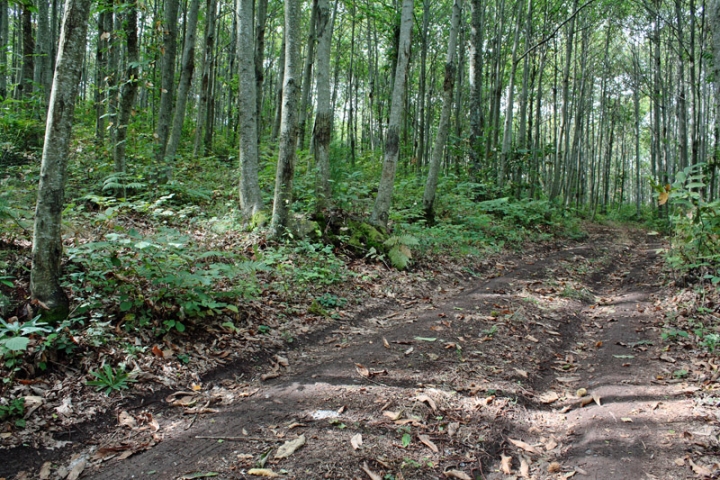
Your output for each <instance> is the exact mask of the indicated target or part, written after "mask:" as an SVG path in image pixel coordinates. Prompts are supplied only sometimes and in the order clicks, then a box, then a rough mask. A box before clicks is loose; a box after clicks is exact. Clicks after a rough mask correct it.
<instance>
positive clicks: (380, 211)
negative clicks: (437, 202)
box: [370, 0, 413, 229]
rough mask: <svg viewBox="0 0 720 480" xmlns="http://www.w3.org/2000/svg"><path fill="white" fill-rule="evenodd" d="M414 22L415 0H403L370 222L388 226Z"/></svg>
mask: <svg viewBox="0 0 720 480" xmlns="http://www.w3.org/2000/svg"><path fill="white" fill-rule="evenodd" d="M412 25H413V0H403V4H402V14H401V20H400V41H399V44H398V58H397V67H396V69H395V85H394V87H393V94H392V103H391V106H390V122H388V130H387V138H386V140H385V161H384V162H383V169H382V175H381V177H380V184H379V186H378V194H377V198H376V199H375V206H374V208H373V212H372V215H371V216H370V223H372V224H373V225H376V226H378V227H381V228H383V229H387V225H388V218H389V216H390V206H391V204H392V195H393V187H394V183H395V171H396V170H397V160H398V154H399V153H400V122H401V121H402V117H403V107H404V97H405V86H406V84H407V82H406V80H407V71H408V64H409V62H410V45H411V43H410V37H411V34H412Z"/></svg>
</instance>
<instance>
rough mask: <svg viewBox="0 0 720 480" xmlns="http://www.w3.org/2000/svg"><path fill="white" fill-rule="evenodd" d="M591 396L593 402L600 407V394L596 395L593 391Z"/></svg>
mask: <svg viewBox="0 0 720 480" xmlns="http://www.w3.org/2000/svg"><path fill="white" fill-rule="evenodd" d="M592 398H593V400H594V401H595V403H597V405H598V407H602V402H601V401H600V395H598V394H597V393H593V396H592Z"/></svg>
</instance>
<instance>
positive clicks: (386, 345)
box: [383, 337, 390, 348]
mask: <svg viewBox="0 0 720 480" xmlns="http://www.w3.org/2000/svg"><path fill="white" fill-rule="evenodd" d="M383 346H384V347H385V348H390V344H389V343H388V341H387V338H385V337H383Z"/></svg>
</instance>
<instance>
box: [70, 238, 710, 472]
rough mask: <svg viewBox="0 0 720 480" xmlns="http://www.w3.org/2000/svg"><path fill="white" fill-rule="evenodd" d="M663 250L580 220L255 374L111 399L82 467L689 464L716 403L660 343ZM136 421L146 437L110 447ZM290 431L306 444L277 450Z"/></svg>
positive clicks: (412, 468)
mask: <svg viewBox="0 0 720 480" xmlns="http://www.w3.org/2000/svg"><path fill="white" fill-rule="evenodd" d="M662 246H663V245H662V244H661V242H660V240H659V239H658V237H655V236H648V235H647V233H646V232H643V231H635V230H625V229H622V230H621V229H615V228H609V227H602V228H601V227H592V229H591V232H590V236H589V238H588V239H587V240H586V241H584V242H571V243H569V244H565V245H562V246H560V247H558V248H555V247H552V248H551V247H547V248H544V249H542V248H541V249H537V250H536V251H534V252H533V253H531V254H529V253H525V254H518V255H511V256H508V257H504V258H503V259H501V260H499V261H498V262H497V263H494V265H493V267H492V268H491V269H490V271H488V272H484V273H482V274H478V273H477V272H475V273H472V274H471V273H468V274H466V275H465V276H464V277H465V278H461V279H460V278H458V279H455V282H454V283H453V284H438V285H437V289H436V294H435V295H434V296H433V297H426V298H414V297H408V298H398V299H397V305H398V307H397V308H394V309H391V310H388V311H383V312H380V313H378V314H376V315H375V316H372V317H371V318H368V317H367V316H364V317H358V318H356V319H354V320H351V321H348V322H344V323H340V322H338V323H337V324H336V325H335V326H334V327H332V328H329V329H327V330H326V331H325V332H324V334H323V335H321V336H319V337H317V341H316V342H314V343H312V344H306V345H304V346H302V347H299V348H297V349H295V350H288V351H285V352H278V355H277V356H276V357H274V366H273V367H272V368H271V367H267V368H265V367H263V368H262V369H260V367H257V368H256V370H255V372H256V373H255V374H254V375H253V377H252V378H248V376H247V375H245V376H244V377H239V376H233V375H232V372H227V375H226V376H225V377H224V378H217V379H214V380H213V381H212V382H206V383H205V384H204V385H203V389H202V390H200V391H197V392H186V393H181V394H178V395H175V396H174V397H172V398H168V399H167V400H169V401H175V403H176V405H180V407H168V403H166V402H167V401H166V402H156V403H154V404H153V403H151V404H148V405H147V407H146V409H142V408H138V409H135V410H132V411H130V412H123V413H120V415H119V418H120V422H121V423H123V424H124V426H119V427H118V428H117V429H116V430H115V431H113V432H111V434H109V435H106V436H104V437H103V438H97V439H95V440H94V441H93V442H92V443H94V444H95V445H93V446H90V445H88V448H87V449H86V450H85V452H86V453H85V456H84V457H83V456H80V457H78V458H81V459H82V458H84V459H87V460H88V465H87V466H86V467H85V471H84V473H83V475H82V478H92V479H128V478H145V477H147V478H157V479H176V478H183V479H184V478H203V477H209V476H216V477H217V478H227V479H231V478H232V479H235V478H257V477H253V476H251V475H250V474H248V472H249V471H250V469H252V468H257V467H258V465H257V462H258V460H259V459H261V458H262V457H264V456H265V457H266V463H264V467H263V468H264V469H266V471H265V472H264V473H265V474H266V475H270V472H269V471H272V472H274V473H275V474H277V475H280V476H281V477H282V478H288V479H321V478H332V479H340V478H342V479H355V478H358V479H367V478H370V479H373V480H375V479H383V480H384V479H395V480H399V479H440V478H459V479H464V478H470V479H488V480H489V479H500V478H503V479H509V478H535V479H561V478H570V477H573V478H589V479H645V478H647V479H682V478H702V477H703V476H704V474H705V473H708V475H709V474H710V473H711V472H712V469H713V468H715V467H712V466H710V465H711V463H712V462H713V461H717V458H716V457H711V456H709V455H710V454H711V453H713V452H714V453H713V454H714V455H717V434H718V422H717V413H716V412H715V408H714V405H713V404H711V403H710V402H709V401H708V398H707V397H705V401H703V398H702V397H703V394H704V393H706V392H702V391H701V388H700V383H699V382H696V381H695V382H694V381H693V380H697V378H691V377H692V375H688V372H689V371H698V369H699V368H701V366H698V365H691V364H690V360H688V359H685V358H684V357H683V352H680V351H674V350H673V349H672V348H671V349H670V351H667V348H666V347H667V344H664V343H663V342H662V340H661V332H662V322H663V312H662V311H660V307H659V306H657V303H656V301H657V300H658V297H660V296H662V295H665V293H664V292H665V291H664V290H663V287H662V279H661V276H660V271H661V266H662V259H661V257H660V256H658V255H657V253H656V251H657V249H659V248H661V247H662ZM695 362H696V363H697V362H698V361H697V360H695ZM700 363H702V362H700ZM683 372H684V373H683ZM263 376H264V379H265V380H262V377H263ZM583 390H585V391H586V393H585V391H583ZM711 400H712V399H711ZM713 401H717V399H714V400H713ZM183 407H185V408H191V409H194V410H185V414H183ZM187 412H190V413H189V414H188V413H187ZM148 413H152V416H151V417H150V418H153V422H151V423H149V424H147V425H145V426H142V427H139V426H138V425H140V423H141V422H137V423H136V422H135V420H131V419H139V418H141V417H143V416H144V415H145V416H147V415H148ZM149 426H152V430H157V431H154V432H153V435H154V436H155V441H153V442H152V443H153V445H154V446H153V445H149V446H148V447H149V448H147V450H146V451H144V452H142V453H138V454H135V455H133V456H130V457H129V458H122V457H123V456H124V455H122V452H123V451H125V449H123V448H122V446H123V445H127V444H131V443H133V442H139V441H140V440H139V439H141V438H145V437H143V435H145V436H147V430H148V429H149ZM141 432H142V433H141ZM299 439H301V440H299ZM286 442H296V445H297V444H302V446H300V447H299V449H297V451H294V453H288V454H287V456H286V457H285V458H276V456H277V455H278V451H279V450H278V448H279V447H281V446H283V445H284V444H286ZM303 442H304V444H303ZM150 447H151V448H150ZM113 448H114V449H113ZM280 456H282V455H280ZM81 461H83V460H81ZM261 473H262V472H261Z"/></svg>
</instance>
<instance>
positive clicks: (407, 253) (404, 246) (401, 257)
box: [383, 235, 420, 270]
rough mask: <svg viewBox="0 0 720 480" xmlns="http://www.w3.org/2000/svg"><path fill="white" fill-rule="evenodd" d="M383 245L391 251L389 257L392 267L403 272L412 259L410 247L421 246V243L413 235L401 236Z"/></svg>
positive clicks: (392, 238)
mask: <svg viewBox="0 0 720 480" xmlns="http://www.w3.org/2000/svg"><path fill="white" fill-rule="evenodd" d="M383 245H385V246H386V247H388V248H389V249H390V250H388V254H387V255H388V258H389V259H390V263H391V264H392V266H393V267H395V268H397V269H398V270H403V269H405V268H407V266H408V265H409V264H410V260H411V259H412V251H411V250H410V247H414V246H417V245H420V242H419V241H418V239H417V238H415V237H413V236H412V235H399V236H392V237H390V238H388V239H387V240H385V242H384V243H383Z"/></svg>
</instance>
